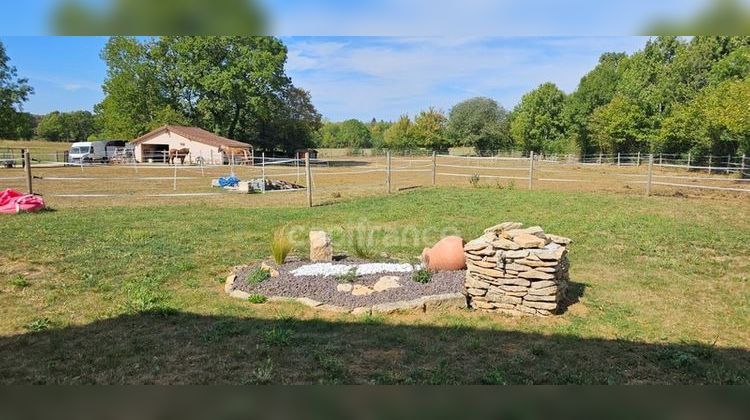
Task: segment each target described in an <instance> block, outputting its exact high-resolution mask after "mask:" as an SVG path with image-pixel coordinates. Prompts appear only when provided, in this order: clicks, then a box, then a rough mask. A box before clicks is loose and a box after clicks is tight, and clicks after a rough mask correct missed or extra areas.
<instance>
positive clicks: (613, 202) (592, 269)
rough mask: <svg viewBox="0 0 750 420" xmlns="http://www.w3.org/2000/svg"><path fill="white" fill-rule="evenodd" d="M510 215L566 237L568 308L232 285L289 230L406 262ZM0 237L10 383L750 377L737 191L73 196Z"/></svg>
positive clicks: (749, 296) (9, 219) (743, 222)
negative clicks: (361, 305)
mask: <svg viewBox="0 0 750 420" xmlns="http://www.w3.org/2000/svg"><path fill="white" fill-rule="evenodd" d="M508 220H517V221H521V222H524V223H526V224H539V225H541V226H543V227H544V228H545V230H546V231H548V232H550V233H555V234H559V235H563V236H568V237H570V238H573V240H574V243H573V245H572V246H571V253H570V261H571V271H570V273H571V281H572V282H573V283H574V284H573V288H574V289H575V290H576V291H577V293H578V294H579V295H580V298H579V302H578V303H576V304H574V305H572V306H571V307H570V308H569V309H568V311H567V312H565V313H564V314H562V315H560V316H557V317H554V318H545V319H537V318H512V317H505V316H499V315H492V314H486V313H481V312H471V311H446V312H440V313H426V314H423V313H404V314H395V315H387V316H364V317H362V316H354V315H340V314H329V313H324V312H316V311H314V310H311V309H308V308H306V307H303V306H300V305H296V304H291V303H285V304H280V303H265V304H252V303H249V302H243V301H239V300H235V299H232V298H229V297H228V296H226V295H225V294H224V292H223V281H224V277H225V276H226V275H227V271H228V269H229V268H230V267H231V266H233V265H237V264H242V263H247V262H250V261H253V260H257V259H260V258H262V257H264V256H266V255H268V254H269V252H270V250H269V243H270V238H271V237H272V233H273V231H274V229H276V228H278V227H280V226H284V225H287V227H288V228H289V229H292V230H296V231H298V232H302V234H303V236H304V234H306V232H307V230H308V229H310V228H322V229H327V230H330V231H332V232H334V245H336V244H341V243H344V236H345V232H347V231H350V230H351V229H357V228H367V229H370V230H372V231H373V232H374V235H375V239H376V244H377V248H376V249H375V251H377V252H381V251H385V252H387V253H389V254H391V255H394V256H397V257H399V258H403V259H405V260H408V259H411V258H413V257H414V256H416V255H418V254H419V253H420V251H421V249H422V247H424V246H425V245H428V244H430V243H432V242H434V241H436V240H437V239H439V237H440V236H441V235H442V234H443V233H448V232H453V231H456V232H459V233H460V234H462V235H463V236H464V238H466V239H471V238H473V237H476V236H478V235H479V234H480V233H481V232H482V230H483V229H484V228H485V227H487V226H490V225H493V224H495V223H498V222H501V221H508ZM0 234H1V235H2V237H3V238H4V241H2V242H0V279H2V280H1V282H0V306H2V308H3V316H2V317H0V371H1V372H3V374H2V375H0V382H4V383H217V382H218V383H319V382H323V383H748V382H750V321H749V320H750V303H749V302H750V284H749V280H750V242H749V241H748V238H750V212H748V211H747V207H746V203H745V202H737V201H720V200H702V199H686V198H679V197H651V198H644V197H639V196H633V195H618V194H607V193H574V192H547V191H534V192H528V191H520V190H507V189H505V190H495V189H448V188H437V189H431V188H428V189H423V190H416V191H412V192H408V193H400V194H394V195H392V196H389V197H368V198H361V199H356V200H352V201H347V202H341V203H336V204H331V205H325V206H320V207H316V208H313V209H306V208H239V207H238V208H212V207H210V206H204V205H200V206H198V205H193V206H190V205H184V206H175V205H170V206H154V207H133V208H131V207H111V208H95V209H72V208H71V209H68V208H62V209H60V210H58V211H51V212H45V213H41V214H36V215H19V216H3V217H0ZM297 253H299V254H305V253H306V249H305V247H304V246H301V247H300V248H299V249H298V250H297Z"/></svg>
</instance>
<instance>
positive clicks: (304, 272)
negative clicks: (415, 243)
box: [291, 263, 419, 277]
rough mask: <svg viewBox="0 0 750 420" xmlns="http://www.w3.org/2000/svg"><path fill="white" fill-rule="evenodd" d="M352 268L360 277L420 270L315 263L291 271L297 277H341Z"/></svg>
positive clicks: (390, 265) (389, 265) (388, 265)
mask: <svg viewBox="0 0 750 420" xmlns="http://www.w3.org/2000/svg"><path fill="white" fill-rule="evenodd" d="M352 268H356V269H357V275H358V276H366V275H368V274H378V273H411V272H412V271H414V270H418V269H419V265H416V266H414V265H411V264H395V263H366V264H355V265H350V264H332V263H314V264H308V265H303V266H302V267H299V268H297V269H294V270H292V271H291V273H292V275H294V276H295V277H300V276H341V275H344V274H347V273H348V272H349V271H350V270H351V269H352Z"/></svg>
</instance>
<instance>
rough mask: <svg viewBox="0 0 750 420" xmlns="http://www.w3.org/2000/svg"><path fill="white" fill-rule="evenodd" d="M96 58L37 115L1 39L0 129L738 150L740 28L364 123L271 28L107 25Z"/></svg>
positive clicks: (746, 119) (21, 133)
mask: <svg viewBox="0 0 750 420" xmlns="http://www.w3.org/2000/svg"><path fill="white" fill-rule="evenodd" d="M101 57H102V59H103V60H104V61H105V62H106V64H107V68H108V70H107V78H106V80H105V82H104V85H103V90H104V93H105V98H104V100H103V101H102V102H101V103H99V104H97V105H96V106H95V108H94V113H90V112H86V111H79V112H72V113H60V112H53V113H51V114H48V115H46V116H42V117H37V116H32V115H30V114H28V113H24V112H22V109H21V105H22V104H23V102H25V101H26V100H27V99H28V97H29V95H31V94H33V89H32V88H31V87H30V86H28V81H27V80H26V79H23V78H19V77H18V75H17V72H16V69H15V68H14V67H12V66H10V64H9V59H8V57H7V55H6V54H5V50H4V48H3V47H2V44H0V137H4V138H29V137H31V136H38V137H40V138H46V139H49V140H64V141H71V140H83V139H86V138H109V139H132V138H135V137H138V136H140V135H141V134H143V133H146V132H148V131H150V130H152V129H154V128H156V127H158V126H161V125H164V124H180V125H194V126H199V127H202V128H204V129H207V130H209V131H213V132H215V133H217V134H220V135H223V136H225V137H229V138H233V139H236V140H240V141H245V142H248V143H251V144H253V145H255V146H256V147H258V148H261V149H265V150H278V151H284V152H289V151H292V150H294V149H297V148H302V147H309V146H317V147H345V148H351V149H361V148H376V149H394V150H412V149H428V150H446V149H448V148H450V147H456V146H465V147H473V148H475V149H477V150H479V151H490V152H493V151H500V150H522V151H524V152H528V151H534V152H536V153H544V154H556V153H572V154H591V153H629V152H645V153H648V152H662V153H675V154H684V153H693V154H694V155H696V156H699V155H705V154H709V153H711V154H722V155H725V154H739V153H750V116H749V112H748V109H749V108H750V37H740V36H738V37H727V36H696V37H693V38H690V39H684V38H679V37H658V38H653V39H650V40H649V41H647V43H646V45H645V46H644V48H643V49H641V50H640V51H637V52H635V53H633V54H630V55H628V54H625V53H617V52H608V53H605V54H603V55H602V56H601V57H600V59H599V62H598V64H597V65H596V66H595V67H594V68H593V69H592V70H591V71H589V72H588V73H587V74H586V75H585V76H583V78H582V79H581V80H580V83H579V84H578V86H577V88H576V90H575V91H573V92H572V93H570V94H566V93H565V92H563V91H562V90H560V89H559V88H558V87H557V86H556V85H555V84H553V83H550V82H548V83H544V84H542V85H540V86H538V87H537V88H535V89H533V90H532V91H530V92H528V93H526V94H525V95H523V97H522V98H521V100H520V102H519V103H518V104H517V105H516V106H515V107H514V108H513V109H512V110H511V111H506V109H505V108H503V106H502V105H501V104H499V103H497V102H496V101H495V100H493V99H491V98H485V97H477V98H472V99H468V100H465V101H463V102H460V103H458V104H456V105H455V106H453V107H452V108H451V109H450V110H449V111H448V112H447V113H446V112H443V111H441V110H438V109H435V108H428V109H427V110H424V111H422V112H420V113H418V114H417V115H415V116H414V117H413V118H412V117H410V116H408V115H403V116H401V117H400V118H398V119H397V120H396V121H383V120H377V119H374V118H373V119H372V120H371V121H369V122H362V121H359V120H356V119H350V120H346V121H343V122H330V121H325V122H322V121H321V116H320V114H319V113H318V111H317V110H316V109H315V107H314V106H313V104H312V100H311V98H310V95H309V93H308V92H306V91H304V90H302V89H300V88H298V87H296V86H294V85H293V84H292V82H291V79H290V78H289V77H288V76H287V75H286V73H285V68H284V66H285V63H286V59H287V50H286V47H285V46H284V45H283V43H282V42H281V41H280V40H278V39H276V38H273V37H179V36H177V37H160V38H152V39H149V40H146V41H140V40H137V39H135V38H132V37H112V38H110V39H109V41H108V42H107V44H106V46H105V48H104V49H103V51H102V53H101Z"/></svg>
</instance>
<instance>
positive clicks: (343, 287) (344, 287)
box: [336, 283, 352, 293]
mask: <svg viewBox="0 0 750 420" xmlns="http://www.w3.org/2000/svg"><path fill="white" fill-rule="evenodd" d="M336 290H337V291H339V292H344V293H349V292H351V291H352V285H351V284H350V283H339V284H337V285H336Z"/></svg>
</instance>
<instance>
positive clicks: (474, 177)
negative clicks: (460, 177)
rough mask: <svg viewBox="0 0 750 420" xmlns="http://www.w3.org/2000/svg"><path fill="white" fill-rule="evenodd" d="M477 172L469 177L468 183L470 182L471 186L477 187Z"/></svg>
mask: <svg viewBox="0 0 750 420" xmlns="http://www.w3.org/2000/svg"><path fill="white" fill-rule="evenodd" d="M479 179H480V178H479V174H473V175H472V176H471V177H470V178H469V184H471V186H472V187H474V188H477V187H479Z"/></svg>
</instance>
